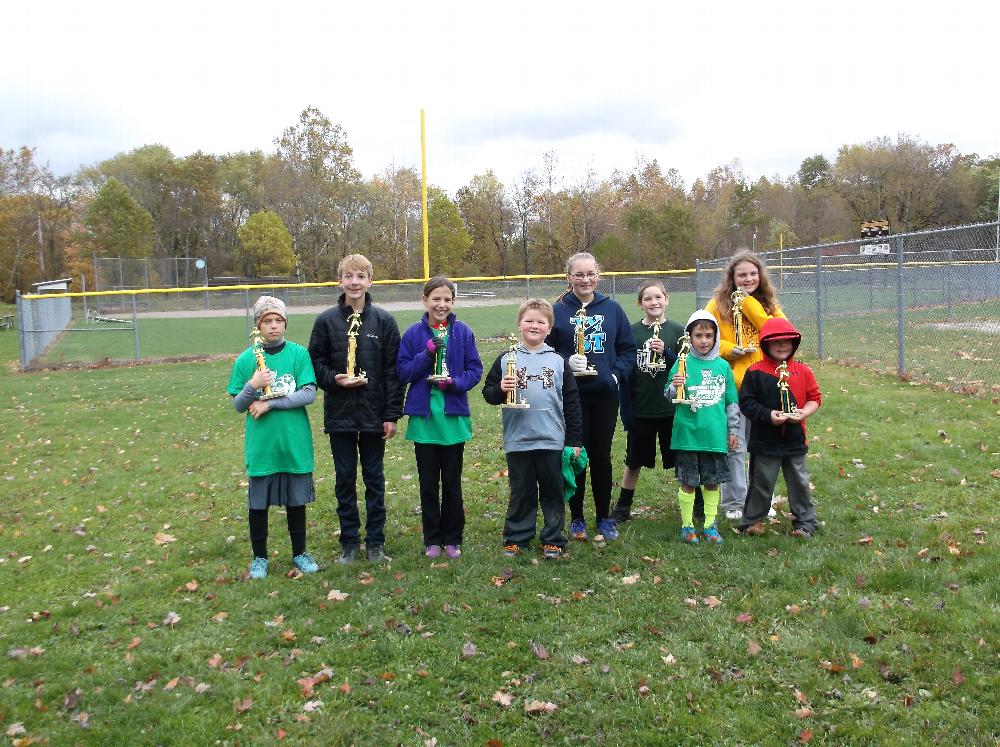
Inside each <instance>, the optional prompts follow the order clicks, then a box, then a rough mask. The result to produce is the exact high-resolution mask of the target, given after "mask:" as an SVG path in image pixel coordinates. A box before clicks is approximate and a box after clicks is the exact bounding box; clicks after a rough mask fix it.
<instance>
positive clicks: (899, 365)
mask: <svg viewBox="0 0 1000 747" xmlns="http://www.w3.org/2000/svg"><path fill="white" fill-rule="evenodd" d="M905 295H906V290H905V288H904V287H903V237H902V236H897V237H896V373H897V374H898V375H899V376H902V375H903V374H904V373H906V357H905V354H904V353H905V344H906V342H905V341H906V336H905V327H904V326H903V325H904V323H903V317H904V310H905V307H906V297H905Z"/></svg>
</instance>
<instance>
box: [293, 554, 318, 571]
mask: <svg viewBox="0 0 1000 747" xmlns="http://www.w3.org/2000/svg"><path fill="white" fill-rule="evenodd" d="M292 562H293V563H295V567H296V568H298V569H299V570H300V571H302V572H303V573H315V572H316V571H318V570H319V566H318V565H316V561H315V560H313V556H312V555H310V554H309V553H307V552H304V553H302V554H301V555H296V556H295V557H294V558H292Z"/></svg>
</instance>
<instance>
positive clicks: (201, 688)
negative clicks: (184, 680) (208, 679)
mask: <svg viewBox="0 0 1000 747" xmlns="http://www.w3.org/2000/svg"><path fill="white" fill-rule="evenodd" d="M211 689H212V686H211V685H207V684H205V683H204V682H199V683H198V684H197V685H195V686H194V691H195V692H196V693H198V694H199V695H201V694H202V693H207V692H208V691H209V690H211Z"/></svg>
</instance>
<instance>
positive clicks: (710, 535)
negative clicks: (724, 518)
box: [701, 521, 722, 545]
mask: <svg viewBox="0 0 1000 747" xmlns="http://www.w3.org/2000/svg"><path fill="white" fill-rule="evenodd" d="M701 536H702V538H703V539H704V540H705V541H706V542H714V543H715V544H716V545H721V544H722V535H721V534H719V527H717V526H716V525H715V522H714V521H713V522H712V523H711V524H709V525H708V526H707V527H705V528H704V529H702V530H701Z"/></svg>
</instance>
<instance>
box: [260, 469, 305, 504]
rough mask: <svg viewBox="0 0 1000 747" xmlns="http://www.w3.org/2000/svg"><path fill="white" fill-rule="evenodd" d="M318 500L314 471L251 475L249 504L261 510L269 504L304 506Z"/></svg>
mask: <svg viewBox="0 0 1000 747" xmlns="http://www.w3.org/2000/svg"><path fill="white" fill-rule="evenodd" d="M315 500H316V489H315V488H314V487H313V476H312V472H307V473H306V474H304V475H293V474H292V473H290V472H275V473H274V474H273V475H264V476H263V477H251V478H250V487H249V489H248V490H247V505H248V506H249V507H250V508H252V509H254V510H255V511H259V510H261V509H264V508H267V507H268V506H291V507H292V508H295V507H296V506H304V505H306V504H307V503H312V502H313V501H315Z"/></svg>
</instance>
